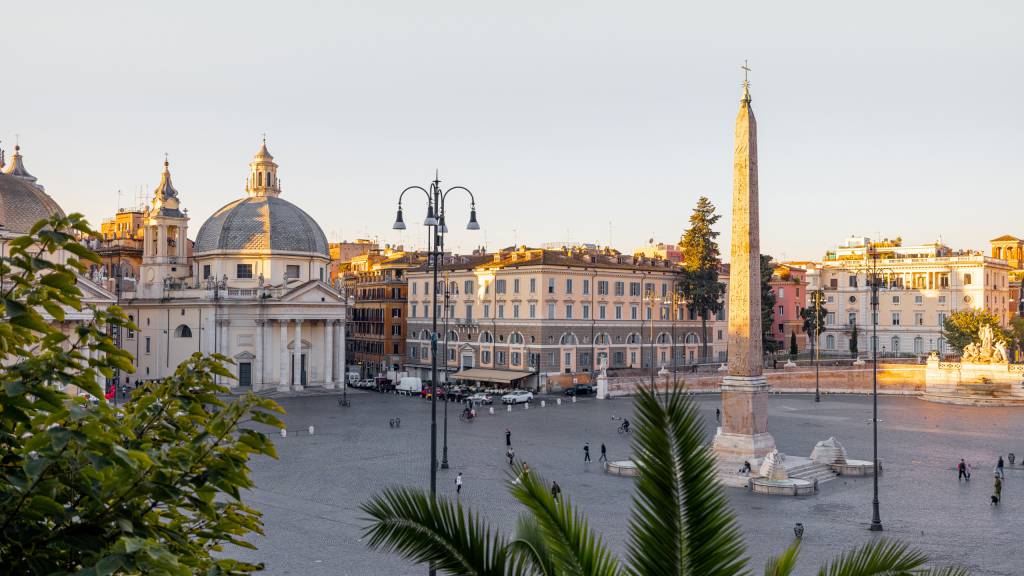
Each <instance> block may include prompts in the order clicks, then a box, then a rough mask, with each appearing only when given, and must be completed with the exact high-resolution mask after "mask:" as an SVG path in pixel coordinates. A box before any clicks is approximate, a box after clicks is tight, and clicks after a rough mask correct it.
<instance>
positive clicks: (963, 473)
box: [956, 458, 967, 480]
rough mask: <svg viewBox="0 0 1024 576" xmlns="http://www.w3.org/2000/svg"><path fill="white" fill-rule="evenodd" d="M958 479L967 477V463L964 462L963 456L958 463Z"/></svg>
mask: <svg viewBox="0 0 1024 576" xmlns="http://www.w3.org/2000/svg"><path fill="white" fill-rule="evenodd" d="M956 479H957V480H965V479H967V463H965V462H964V459H963V458H961V459H960V463H959V464H957V465H956Z"/></svg>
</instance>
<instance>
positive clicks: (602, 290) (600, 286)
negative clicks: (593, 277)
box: [597, 280, 608, 296]
mask: <svg viewBox="0 0 1024 576" xmlns="http://www.w3.org/2000/svg"><path fill="white" fill-rule="evenodd" d="M597 295H598V296H607V295H608V281H607V280H598V281H597Z"/></svg>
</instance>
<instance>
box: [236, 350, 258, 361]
mask: <svg viewBox="0 0 1024 576" xmlns="http://www.w3.org/2000/svg"><path fill="white" fill-rule="evenodd" d="M234 358H235V360H242V361H249V360H255V359H256V355H255V354H253V353H252V352H249V351H245V352H240V353H238V354H235V356H234Z"/></svg>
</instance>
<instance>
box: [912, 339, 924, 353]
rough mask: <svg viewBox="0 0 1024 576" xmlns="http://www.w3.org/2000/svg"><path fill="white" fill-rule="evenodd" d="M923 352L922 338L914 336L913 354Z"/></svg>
mask: <svg viewBox="0 0 1024 576" xmlns="http://www.w3.org/2000/svg"><path fill="white" fill-rule="evenodd" d="M923 353H924V338H921V337H920V336H918V337H917V338H914V354H923Z"/></svg>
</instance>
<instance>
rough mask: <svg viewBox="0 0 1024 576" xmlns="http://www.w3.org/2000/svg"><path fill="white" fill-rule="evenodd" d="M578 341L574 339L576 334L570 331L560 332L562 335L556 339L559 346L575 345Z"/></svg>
mask: <svg viewBox="0 0 1024 576" xmlns="http://www.w3.org/2000/svg"><path fill="white" fill-rule="evenodd" d="M579 343H580V342H579V340H577V339H576V335H575V334H573V333H572V332H567V333H565V334H562V337H561V338H559V339H558V345H559V346H576V345H577V344H579Z"/></svg>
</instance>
